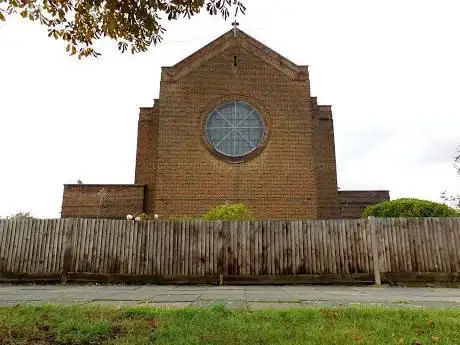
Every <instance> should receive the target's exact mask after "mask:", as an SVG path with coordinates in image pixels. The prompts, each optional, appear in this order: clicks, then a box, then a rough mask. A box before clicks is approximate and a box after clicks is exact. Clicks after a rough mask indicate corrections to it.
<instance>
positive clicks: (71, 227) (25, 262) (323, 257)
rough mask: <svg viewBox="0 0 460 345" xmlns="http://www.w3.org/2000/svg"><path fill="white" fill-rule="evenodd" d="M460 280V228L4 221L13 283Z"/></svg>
mask: <svg viewBox="0 0 460 345" xmlns="http://www.w3.org/2000/svg"><path fill="white" fill-rule="evenodd" d="M374 260H375V261H374ZM459 272H460V218H407V219H406V218H387V219H376V218H371V219H359V220H326V221H254V222H236V221H235V222H222V221H211V222H209V221H201V220H184V221H150V222H135V221H124V220H94V219H56V220H46V219H45V220H41V219H37V220H0V278H2V279H3V280H18V279H19V280H27V279H32V280H36V279H51V280H56V279H59V280H61V279H62V280H63V281H66V280H67V279H69V280H79V279H81V280H98V281H107V280H115V281H117V280H118V281H144V282H146V281H150V282H184V283H190V282H203V283H216V282H219V281H220V283H227V282H228V283H236V282H241V283H242V282H244V283H248V282H278V283H282V282H289V281H292V282H332V281H337V282H344V281H350V282H351V281H368V282H373V281H374V279H376V280H377V281H378V280H379V279H382V280H383V281H387V280H417V279H422V280H426V279H434V280H438V279H441V280H456V279H457V274H458V273H459Z"/></svg>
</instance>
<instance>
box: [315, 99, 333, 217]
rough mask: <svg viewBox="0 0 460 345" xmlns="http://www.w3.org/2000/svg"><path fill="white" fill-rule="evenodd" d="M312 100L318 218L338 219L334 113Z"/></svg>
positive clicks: (327, 107) (329, 108) (328, 107)
mask: <svg viewBox="0 0 460 345" xmlns="http://www.w3.org/2000/svg"><path fill="white" fill-rule="evenodd" d="M312 100H313V116H314V133H315V140H314V144H315V155H316V173H317V177H316V178H317V188H318V218H319V219H331V218H338V217H339V200H338V193H337V167H336V160H335V146H334V126H333V121H332V111H331V107H330V106H318V105H316V98H313V99H312Z"/></svg>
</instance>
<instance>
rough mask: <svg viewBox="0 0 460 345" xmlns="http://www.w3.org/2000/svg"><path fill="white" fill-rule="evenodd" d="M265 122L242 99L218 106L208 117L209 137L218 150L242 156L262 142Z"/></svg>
mask: <svg viewBox="0 0 460 345" xmlns="http://www.w3.org/2000/svg"><path fill="white" fill-rule="evenodd" d="M264 131H265V126H264V122H263V120H262V118H261V116H260V114H259V112H258V111H257V110H256V109H255V108H254V107H252V106H250V105H249V104H247V103H245V102H241V101H234V102H228V103H224V104H222V105H220V106H218V107H217V108H216V109H215V110H214V111H213V112H212V113H211V114H210V115H209V117H208V119H207V121H206V138H207V140H208V142H209V144H210V145H211V146H212V147H213V148H214V149H215V150H216V151H217V152H219V153H221V154H223V155H225V156H229V157H241V156H245V155H247V154H249V153H251V152H253V151H254V150H255V149H257V147H258V146H259V145H260V143H261V142H262V139H263V136H264Z"/></svg>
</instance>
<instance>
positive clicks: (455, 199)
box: [441, 148, 460, 211]
mask: <svg viewBox="0 0 460 345" xmlns="http://www.w3.org/2000/svg"><path fill="white" fill-rule="evenodd" d="M454 168H455V169H456V170H457V174H458V175H459V176H460V148H459V149H458V151H457V153H456V155H455V156H454ZM441 198H442V200H444V202H445V203H447V204H449V205H451V206H452V207H455V208H456V209H458V210H459V211H460V194H447V192H446V191H444V192H442V193H441Z"/></svg>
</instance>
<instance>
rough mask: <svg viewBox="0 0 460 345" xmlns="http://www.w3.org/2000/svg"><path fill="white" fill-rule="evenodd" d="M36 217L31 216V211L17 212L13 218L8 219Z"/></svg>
mask: <svg viewBox="0 0 460 345" xmlns="http://www.w3.org/2000/svg"><path fill="white" fill-rule="evenodd" d="M34 218H35V217H34V216H32V215H31V213H30V212H29V211H27V212H16V213H15V214H12V215H11V216H8V217H6V219H34Z"/></svg>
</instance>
